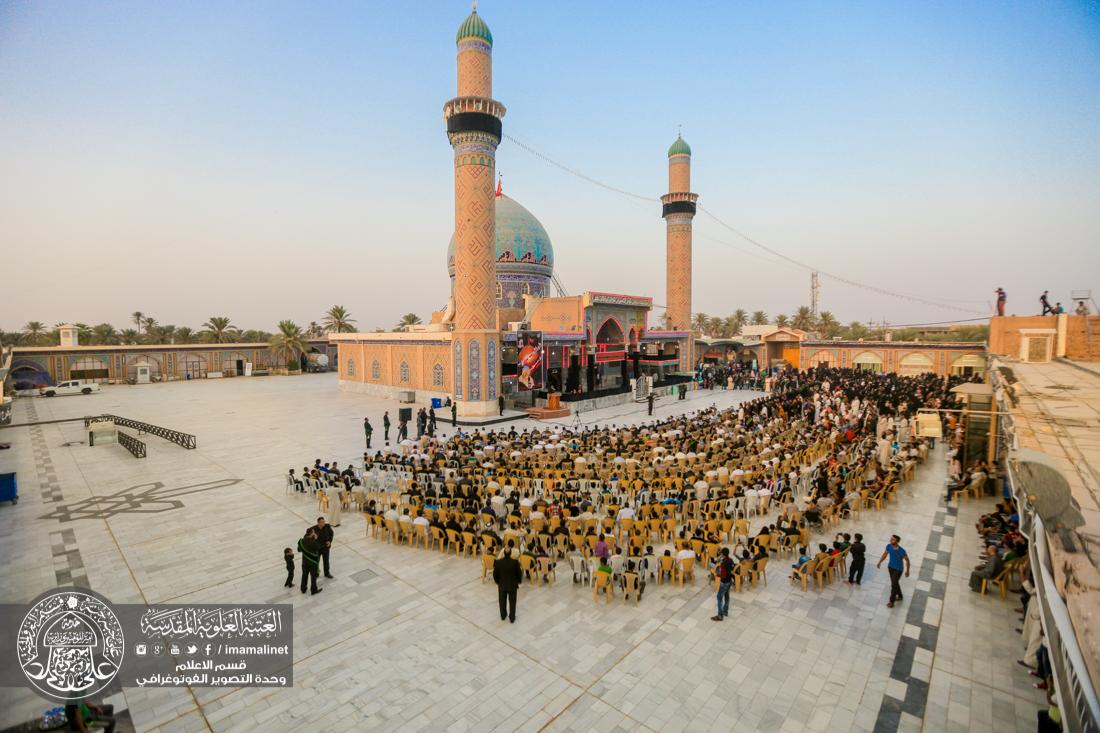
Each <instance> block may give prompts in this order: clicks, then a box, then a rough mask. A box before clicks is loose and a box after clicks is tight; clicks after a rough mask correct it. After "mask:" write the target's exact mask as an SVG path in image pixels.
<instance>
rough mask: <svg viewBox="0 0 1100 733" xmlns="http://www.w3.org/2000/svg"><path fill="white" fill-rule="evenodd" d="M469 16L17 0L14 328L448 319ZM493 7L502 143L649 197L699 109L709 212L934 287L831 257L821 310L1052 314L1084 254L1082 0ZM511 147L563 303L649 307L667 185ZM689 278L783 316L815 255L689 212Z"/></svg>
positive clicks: (1094, 153) (3, 200)
mask: <svg viewBox="0 0 1100 733" xmlns="http://www.w3.org/2000/svg"><path fill="white" fill-rule="evenodd" d="M698 9H702V11H700V12H696V11H697V10H698ZM468 12H469V6H468V4H466V3H463V2H455V3H435V4H430V5H424V6H409V7H404V6H394V5H386V4H374V3H372V4H369V5H362V6H360V5H351V6H334V7H325V8H315V7H309V8H306V7H302V6H296V5H293V4H289V3H276V4H264V5H259V4H255V3H243V4H240V5H235V6H232V7H223V6H220V5H214V4H212V3H197V4H189V5H188V6H185V7H177V6H171V5H152V6H146V5H143V4H139V3H131V2H113V3H103V4H98V5H96V6H94V7H91V6H83V5H80V4H77V3H58V4H51V5H41V4H34V3H23V4H15V3H11V4H6V5H4V6H0V84H2V85H3V88H4V89H5V91H6V94H5V97H6V99H5V108H6V112H7V114H5V115H4V116H3V117H2V118H0V133H2V134H0V164H3V165H4V168H5V170H7V171H8V172H9V175H8V176H5V177H4V179H3V181H0V222H3V223H2V224H0V239H2V240H3V241H5V243H6V247H5V249H6V251H8V252H9V259H10V260H15V258H16V257H20V256H23V257H33V258H34V261H33V265H32V266H33V268H34V269H33V273H34V274H33V275H31V276H29V277H21V278H18V279H12V280H9V284H8V293H9V294H10V295H9V297H7V298H6V302H7V304H8V305H7V307H6V308H5V316H4V323H2V324H0V327H3V328H4V330H8V331H18V330H20V329H21V328H22V326H23V324H25V323H26V322H28V321H32V320H37V321H41V322H43V323H48V324H52V323H63V322H66V321H80V322H85V323H89V324H98V323H104V322H106V323H111V324H112V325H114V326H115V327H116V328H118V329H120V330H121V329H123V328H126V327H128V325H129V324H130V323H131V321H130V317H129V314H130V313H131V312H133V311H134V310H142V311H144V312H146V313H147V314H148V315H151V316H153V317H156V318H157V319H158V320H159V321H160V322H161V323H162V324H169V323H173V324H181V325H188V326H189V327H192V328H198V327H199V325H200V324H201V323H202V322H203V321H205V320H206V319H207V318H209V317H210V314H212V313H221V314H225V315H227V316H229V317H230V318H231V319H232V320H233V322H234V323H235V324H237V325H238V326H239V327H241V328H242V329H255V330H265V331H270V330H274V328H275V325H276V324H277V322H278V321H280V320H283V319H290V320H294V321H295V322H296V323H298V325H300V326H302V327H303V328H306V327H307V326H308V324H309V323H310V322H311V321H314V320H316V321H320V320H321V317H322V315H323V312H324V311H325V310H326V309H327V308H329V307H330V306H331V305H332V304H333V303H341V304H343V305H344V306H346V307H347V308H348V310H349V311H350V313H351V317H352V318H354V319H355V320H356V321H357V323H358V327H359V329H360V330H362V331H372V330H374V329H375V328H377V327H381V328H385V329H387V330H388V329H389V328H391V327H392V326H391V325H390V324H393V323H396V322H397V320H398V319H399V318H400V317H401V316H402V315H403V314H405V313H409V312H413V313H416V314H417V315H418V316H420V318H421V319H423V320H424V321H428V320H430V316H431V311H433V310H437V309H439V308H441V307H442V305H443V302H444V301H445V299H446V296H447V294H448V291H449V281H448V279H447V273H446V266H445V265H446V262H445V254H446V246H447V241H448V240H449V238H450V232H451V229H452V227H453V213H454V212H453V198H452V193H451V177H450V148H449V145H448V144H447V140H446V136H445V135H444V134H443V123H442V119H441V109H442V105H443V103H444V102H445V101H446V100H447V99H449V98H450V97H452V96H453V95H454V93H455V86H454V52H455V48H454V30H455V29H456V28H457V27H458V25H459V23H461V21H462V19H463V18H465V16H466V15H467V14H468ZM478 13H479V15H481V16H482V17H483V18H484V19H485V20H486V22H487V23H488V24H489V26H490V28H491V29H492V31H493V35H494V40H495V48H494V75H495V77H496V78H495V84H494V96H495V97H496V98H497V99H499V100H500V101H501V102H502V103H503V104H504V105H505V106H507V107H508V116H507V117H505V119H504V132H505V134H506V135H511V136H513V137H514V138H515V139H516V140H519V141H520V142H522V143H523V144H524V145H527V146H530V147H531V148H533V149H534V150H536V151H538V153H539V154H541V155H544V156H548V157H549V158H551V159H552V160H554V161H556V162H557V163H559V164H561V165H565V166H567V167H569V168H571V169H573V170H576V171H579V172H580V173H581V174H583V175H585V176H588V177H590V178H593V179H596V180H597V181H599V182H601V183H602V184H605V185H608V186H612V187H615V188H620V189H625V190H627V191H630V192H632V193H637V194H640V195H644V196H658V195H660V194H661V193H663V192H664V189H665V184H666V181H665V170H664V167H665V162H666V159H665V151H666V149H667V147H668V145H669V144H670V143H671V142H672V140H674V139H675V137H676V132H677V129H678V127H680V126H682V129H683V135H684V138H685V139H686V140H688V141H689V142H690V144H691V146H692V148H693V152H694V155H693V161H692V162H693V183H692V188H693V189H694V190H695V191H697V192H698V193H699V194H700V203H701V205H702V206H703V207H704V208H705V210H706V211H709V212H712V213H713V214H715V215H716V216H718V217H719V218H721V219H722V220H723V221H725V222H728V223H729V224H731V225H732V226H734V227H736V228H737V229H738V230H739V231H742V232H745V233H746V234H747V235H749V236H750V237H752V238H753V239H755V240H757V241H759V242H761V243H762V244H764V245H765V246H766V247H768V248H771V249H773V250H775V251H777V252H779V253H782V255H784V256H786V257H789V258H792V259H794V260H797V261H800V262H804V263H809V264H811V265H813V266H815V267H819V268H821V269H822V270H824V271H826V272H829V273H831V274H833V275H836V276H839V277H840V278H843V279H847V280H851V281H856V282H859V283H862V284H865V285H868V286H871V287H872V288H881V289H884V290H889V291H892V292H895V293H899V294H902V295H906V296H907V295H912V296H916V297H917V298H918V300H917V301H913V300H906V299H905V298H904V297H888V296H885V295H883V294H881V293H879V292H875V291H874V290H867V289H861V288H855V287H851V286H849V285H846V284H844V283H842V282H840V281H838V280H836V279H830V278H829V277H825V276H823V278H822V294H821V307H820V309H821V310H823V311H830V312H831V313H833V314H834V315H835V316H836V317H837V318H838V320H840V321H841V322H842V323H848V322H850V321H855V320H858V321H862V322H867V321H870V320H875V321H880V320H884V319H885V320H889V321H892V322H894V323H900V324H907V323H939V322H948V321H965V320H966V319H968V318H975V317H976V316H979V315H982V314H985V315H989V314H991V313H992V311H993V308H992V302H993V294H992V291H993V289H994V288H995V287H998V286H1001V287H1005V289H1006V290H1007V291H1008V296H1009V299H1008V309H1007V312H1008V313H1018V314H1030V313H1032V312H1033V311H1037V310H1038V308H1037V298H1038V295H1039V293H1041V292H1042V291H1043V290H1045V289H1049V290H1051V292H1052V294H1053V297H1052V302H1053V301H1054V300H1059V301H1061V302H1062V303H1063V304H1065V305H1067V306H1068V305H1070V299H1069V294H1070V291H1071V290H1074V289H1088V288H1089V287H1090V285H1091V283H1090V282H1088V280H1087V278H1088V277H1089V276H1088V273H1090V272H1091V273H1093V275H1092V277H1095V273H1097V272H1100V247H1098V246H1097V244H1100V242H1098V241H1097V239H1098V238H1097V232H1100V208H1098V207H1096V206H1095V201H1097V200H1100V148H1098V146H1096V145H1095V130H1096V129H1100V33H1098V32H1097V30H1096V29H1097V28H1100V22H1098V21H1100V5H1098V4H1096V3H1087V2H1085V3H1063V4H1061V5H1057V6H1055V5H1051V4H1047V3H1020V4H1014V5H1013V6H1011V7H1001V6H992V5H983V4H979V3H974V4H963V5H957V4H951V5H948V4H938V3H931V4H926V5H922V6H920V7H910V6H900V5H887V6H881V7H871V8H867V7H861V6H856V5H848V4H845V5H843V6H832V7H828V8H824V7H823V8H814V7H803V6H796V5H793V4H776V5H772V6H768V7H753V6H741V5H737V6H724V5H723V6H717V7H716V6H711V5H708V4H705V3H700V4H696V5H692V6H683V7H682V8H680V11H679V12H678V13H677V15H676V18H675V24H674V25H671V24H670V23H669V18H668V15H667V13H666V12H664V8H663V6H645V7H636V8H631V12H630V13H629V14H623V13H621V12H620V9H619V8H616V7H613V6H611V7H594V6H591V5H590V4H584V3H558V4H555V5H554V6H552V7H545V6H536V7H526V6H524V7H519V6H516V5H514V4H505V3H499V2H489V3H485V2H483V3H481V5H480V7H479V8H478ZM610 28H615V29H616V32H613V33H609V32H608V29H610ZM670 29H671V31H670ZM549 39H552V40H549ZM715 80H720V81H719V82H718V83H715ZM498 165H499V171H500V172H501V173H502V175H503V187H504V191H505V193H507V194H508V195H509V196H511V197H513V198H515V199H516V200H517V201H519V202H520V203H522V204H523V205H524V206H525V207H527V208H528V209H529V210H530V211H531V212H532V213H533V214H534V215H535V216H536V217H538V218H539V219H540V221H541V222H542V223H543V224H544V225H545V227H546V229H547V231H548V232H549V234H550V237H551V240H552V242H553V245H554V248H555V259H556V263H557V264H556V268H555V269H556V273H557V275H558V277H559V278H560V279H561V280H562V281H563V282H564V283H565V284H566V286H567V287H568V288H569V290H570V292H572V293H579V292H582V291H584V290H592V291H610V292H628V293H631V294H636V295H644V296H648V297H652V298H653V300H654V303H655V304H662V303H663V301H664V224H663V222H662V221H661V219H660V216H659V214H660V211H659V205H655V204H653V203H647V202H643V201H638V200H635V199H633V198H630V197H628V196H623V195H621V194H618V193H614V192H612V191H608V190H606V189H602V188H599V187H598V186H596V185H593V184H591V183H589V182H587V181H584V180H582V179H580V178H578V177H576V176H571V175H569V174H568V173H565V172H563V171H562V170H560V169H559V168H556V167H554V166H553V165H551V164H548V163H546V162H544V161H543V160H541V159H539V158H538V157H536V156H535V155H532V154H531V153H529V152H527V151H525V150H524V149H522V148H520V147H519V146H517V145H516V143H515V142H513V141H511V140H508V139H506V140H504V141H503V142H502V144H501V147H500V151H499V155H498ZM411 192H415V195H412V194H411ZM882 242H888V243H889V244H887V245H885V246H884V245H883V244H881V243H882ZM151 243H152V244H151ZM837 252H843V253H844V254H845V256H844V257H837V256H836V254H835V253H837ZM13 255H14V256H13ZM1036 255H1038V256H1036ZM16 261H18V260H16ZM979 268H980V269H981V270H982V271H983V273H988V274H979V273H978V272H975V270H978V269H979ZM693 270H694V278H695V286H694V304H693V307H694V309H695V311H696V312H697V313H699V312H701V313H707V314H709V315H712V316H724V315H728V314H731V313H733V312H734V310H735V309H737V308H743V309H745V310H746V311H748V312H749V313H750V315H751V313H752V312H753V311H754V310H764V311H765V312H766V313H767V314H768V316H769V320H774V318H775V316H776V315H777V314H779V313H783V314H786V315H788V316H790V315H791V314H792V313H793V312H794V311H795V310H796V309H797V307H798V306H802V305H808V304H809V285H810V282H809V281H810V277H809V272H808V271H806V270H803V269H801V268H799V267H797V266H795V265H792V264H790V263H789V262H785V261H783V260H781V259H777V258H776V257H775V256H773V255H770V254H767V253H765V252H764V251H763V250H761V249H759V248H756V247H754V246H753V245H752V244H750V243H749V242H747V241H745V240H743V239H739V238H738V237H737V236H736V235H735V234H733V233H732V232H730V231H729V230H727V229H725V228H723V227H722V226H721V225H719V224H717V223H716V222H715V221H714V220H712V219H710V218H709V217H708V216H707V215H705V214H704V213H703V212H702V211H701V212H700V215H699V216H698V217H696V223H695V243H694V267H693ZM376 274H381V275H382V277H372V276H373V275H376ZM410 286H411V287H410ZM46 295H48V296H49V297H48V298H47V297H43V296H46ZM920 301H936V302H937V303H939V305H938V306H932V305H929V304H928V303H927V302H920ZM963 310H966V311H970V312H967V313H964V312H963ZM660 312H661V311H660V310H659V309H658V308H657V306H656V305H655V308H654V313H653V314H652V316H651V319H650V321H651V323H655V322H657V319H658V318H659V317H660Z"/></svg>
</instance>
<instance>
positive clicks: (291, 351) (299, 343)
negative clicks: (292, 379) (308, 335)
mask: <svg viewBox="0 0 1100 733" xmlns="http://www.w3.org/2000/svg"><path fill="white" fill-rule="evenodd" d="M268 344H269V345H270V347H271V355H272V356H274V357H275V358H276V359H282V360H283V361H284V362H285V363H286V364H287V365H289V364H290V363H291V362H292V361H295V360H297V359H298V358H299V357H300V356H301V355H302V354H303V353H305V350H306V342H305V335H304V334H303V333H302V329H301V327H299V326H298V324H297V323H295V322H294V321H279V330H278V332H276V334H275V335H274V336H272V337H271V340H270V341H269V342H268Z"/></svg>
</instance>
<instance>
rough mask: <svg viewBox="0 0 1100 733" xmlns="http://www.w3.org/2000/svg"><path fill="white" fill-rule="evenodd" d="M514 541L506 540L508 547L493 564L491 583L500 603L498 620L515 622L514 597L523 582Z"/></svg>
mask: <svg viewBox="0 0 1100 733" xmlns="http://www.w3.org/2000/svg"><path fill="white" fill-rule="evenodd" d="M515 548H516V541H515V540H511V539H510V540H508V547H507V548H506V549H505V550H504V552H503V553H501V555H500V557H498V558H497V559H496V561H495V562H494V563H493V582H494V583H496V584H497V600H498V602H499V603H500V620H501V621H503V620H504V619H506V618H507V619H508V621H509V622H511V623H513V624H514V623H515V622H516V595H517V594H518V592H519V584H520V583H522V582H523V571H521V570H520V569H519V557H518V556H519V552H518V551H517V550H516V549H515Z"/></svg>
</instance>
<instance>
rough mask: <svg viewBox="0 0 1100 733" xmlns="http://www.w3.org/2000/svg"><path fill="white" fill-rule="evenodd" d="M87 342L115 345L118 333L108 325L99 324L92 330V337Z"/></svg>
mask: <svg viewBox="0 0 1100 733" xmlns="http://www.w3.org/2000/svg"><path fill="white" fill-rule="evenodd" d="M88 342H89V343H92V344H117V343H118V331H116V330H115V327H114V326H112V325H111V324H110V323H100V324H98V325H96V326H94V327H93V328H92V335H91V338H90V339H89V340H88Z"/></svg>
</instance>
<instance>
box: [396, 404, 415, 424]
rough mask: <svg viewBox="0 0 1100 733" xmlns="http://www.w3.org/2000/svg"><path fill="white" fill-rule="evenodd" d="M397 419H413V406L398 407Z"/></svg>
mask: <svg viewBox="0 0 1100 733" xmlns="http://www.w3.org/2000/svg"><path fill="white" fill-rule="evenodd" d="M397 419H398V420H409V421H411V420H412V419H413V408H411V407H400V408H398V409H397Z"/></svg>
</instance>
